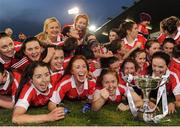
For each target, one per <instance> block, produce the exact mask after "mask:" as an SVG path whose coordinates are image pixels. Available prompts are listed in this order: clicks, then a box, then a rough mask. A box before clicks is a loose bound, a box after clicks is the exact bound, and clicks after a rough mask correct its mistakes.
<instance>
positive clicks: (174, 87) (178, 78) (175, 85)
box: [166, 69, 180, 95]
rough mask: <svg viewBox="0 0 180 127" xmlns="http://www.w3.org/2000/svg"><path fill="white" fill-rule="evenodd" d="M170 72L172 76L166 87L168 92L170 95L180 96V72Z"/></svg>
mask: <svg viewBox="0 0 180 127" xmlns="http://www.w3.org/2000/svg"><path fill="white" fill-rule="evenodd" d="M168 71H170V76H169V80H168V84H167V85H166V88H167V91H168V93H170V94H172V93H173V94H174V95H180V72H179V71H177V70H175V69H169V70H168Z"/></svg>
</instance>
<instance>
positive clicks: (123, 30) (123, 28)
mask: <svg viewBox="0 0 180 127" xmlns="http://www.w3.org/2000/svg"><path fill="white" fill-rule="evenodd" d="M134 24H136V23H135V22H134V21H128V22H127V21H125V22H123V23H122V24H120V27H119V37H120V39H122V38H124V37H126V36H127V30H132V28H133V25H134Z"/></svg>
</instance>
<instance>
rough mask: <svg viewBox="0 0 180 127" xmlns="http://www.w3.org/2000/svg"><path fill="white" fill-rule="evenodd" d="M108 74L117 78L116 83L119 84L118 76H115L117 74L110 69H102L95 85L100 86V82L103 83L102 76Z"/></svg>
mask: <svg viewBox="0 0 180 127" xmlns="http://www.w3.org/2000/svg"><path fill="white" fill-rule="evenodd" d="M109 73H111V74H114V75H115V76H116V78H117V81H118V82H119V76H118V74H117V72H116V71H115V70H112V69H103V70H102V71H101V74H100V76H99V77H98V78H97V81H96V84H97V85H98V86H102V81H103V77H104V75H106V74H109Z"/></svg>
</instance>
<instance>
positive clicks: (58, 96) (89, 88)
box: [50, 75, 96, 104]
mask: <svg viewBox="0 0 180 127" xmlns="http://www.w3.org/2000/svg"><path fill="white" fill-rule="evenodd" d="M95 87H96V83H95V81H94V80H88V79H86V80H85V81H84V85H83V90H81V92H80V91H79V90H78V88H77V87H76V83H75V79H74V77H73V76H71V75H66V76H65V77H64V78H63V79H62V80H61V82H59V83H58V84H57V86H56V88H55V91H54V92H53V95H52V97H51V99H50V100H51V101H52V102H53V103H55V104H59V103H60V102H61V101H62V100H63V98H64V96H65V95H66V96H67V97H68V98H70V99H84V98H87V97H88V99H92V96H93V94H94V91H95Z"/></svg>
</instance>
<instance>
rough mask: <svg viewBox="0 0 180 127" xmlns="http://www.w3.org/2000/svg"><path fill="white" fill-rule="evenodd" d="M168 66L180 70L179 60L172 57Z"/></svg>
mask: <svg viewBox="0 0 180 127" xmlns="http://www.w3.org/2000/svg"><path fill="white" fill-rule="evenodd" d="M169 68H175V69H177V70H178V71H179V72H180V61H179V60H178V59H176V58H172V59H171V62H170V65H169Z"/></svg>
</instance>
